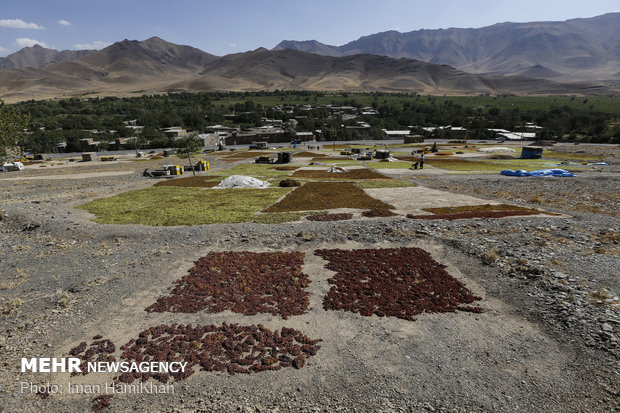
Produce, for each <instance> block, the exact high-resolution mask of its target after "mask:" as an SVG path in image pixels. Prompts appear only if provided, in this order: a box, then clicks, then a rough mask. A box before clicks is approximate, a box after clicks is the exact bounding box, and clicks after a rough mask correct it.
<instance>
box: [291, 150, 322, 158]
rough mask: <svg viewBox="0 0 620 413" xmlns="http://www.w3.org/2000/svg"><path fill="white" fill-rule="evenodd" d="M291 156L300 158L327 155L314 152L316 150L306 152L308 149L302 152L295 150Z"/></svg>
mask: <svg viewBox="0 0 620 413" xmlns="http://www.w3.org/2000/svg"><path fill="white" fill-rule="evenodd" d="M293 156H295V157H301V158H314V157H316V156H318V157H324V156H327V155H325V154H322V153H316V152H308V151H303V152H295V153H294V154H293Z"/></svg>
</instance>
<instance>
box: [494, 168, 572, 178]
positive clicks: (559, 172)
mask: <svg viewBox="0 0 620 413" xmlns="http://www.w3.org/2000/svg"><path fill="white" fill-rule="evenodd" d="M501 174H502V175H506V176H543V177H546V176H551V177H554V176H557V177H569V176H577V175H575V174H574V173H572V172H568V171H567V170H566V169H537V170H535V171H529V172H528V171H525V170H523V169H517V170H516V171H513V170H512V169H504V170H503V171H502V172H501Z"/></svg>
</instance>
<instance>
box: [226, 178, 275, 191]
mask: <svg viewBox="0 0 620 413" xmlns="http://www.w3.org/2000/svg"><path fill="white" fill-rule="evenodd" d="M269 185H270V184H269V182H265V181H261V180H260V179H256V178H252V177H251V176H245V175H231V176H229V177H228V178H225V179H224V180H223V181H222V182H220V184H219V185H218V186H215V187H214V188H220V189H230V188H268V187H269Z"/></svg>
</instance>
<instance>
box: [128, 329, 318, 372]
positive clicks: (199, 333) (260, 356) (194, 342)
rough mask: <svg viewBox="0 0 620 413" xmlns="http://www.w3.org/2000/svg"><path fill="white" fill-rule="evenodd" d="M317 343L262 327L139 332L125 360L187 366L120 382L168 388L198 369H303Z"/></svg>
mask: <svg viewBox="0 0 620 413" xmlns="http://www.w3.org/2000/svg"><path fill="white" fill-rule="evenodd" d="M319 341H321V340H312V339H310V338H308V337H307V336H306V335H304V334H303V333H302V332H300V331H297V330H294V329H292V328H286V327H283V328H282V330H280V331H278V330H276V331H273V332H272V331H271V330H269V329H268V328H266V327H264V326H262V325H258V326H256V325H252V326H239V325H237V324H226V323H224V324H223V325H222V326H215V325H209V326H201V325H197V326H196V327H192V325H191V324H188V325H187V326H185V325H177V324H173V325H171V326H167V325H159V326H156V327H151V328H149V329H147V330H145V331H143V332H141V333H140V334H139V337H138V339H137V340H131V341H130V342H129V343H127V344H125V345H124V346H122V347H121V349H122V350H123V353H122V355H121V358H122V359H123V360H127V361H130V362H131V361H136V362H143V361H178V360H183V361H186V362H188V365H187V366H186V367H185V371H184V372H178V373H170V375H168V374H165V373H156V374H151V373H123V374H121V375H120V376H119V379H118V380H119V381H120V382H123V383H131V382H133V381H134V380H136V379H140V380H142V381H145V380H148V379H149V378H151V377H153V378H154V379H155V380H158V381H160V382H162V383H166V382H167V381H168V380H169V379H170V376H172V377H173V378H174V379H175V380H176V381H179V380H183V379H185V378H187V377H189V376H190V375H192V374H194V366H200V367H201V368H200V369H201V370H204V371H221V372H224V371H227V372H228V373H229V374H235V373H246V374H249V373H258V372H261V371H266V370H280V369H281V368H282V367H290V366H292V367H295V368H301V367H303V366H304V364H305V362H306V359H307V358H308V357H310V356H314V355H315V354H316V352H317V351H318V350H319V348H320V346H319V345H317V343H318V342H319Z"/></svg>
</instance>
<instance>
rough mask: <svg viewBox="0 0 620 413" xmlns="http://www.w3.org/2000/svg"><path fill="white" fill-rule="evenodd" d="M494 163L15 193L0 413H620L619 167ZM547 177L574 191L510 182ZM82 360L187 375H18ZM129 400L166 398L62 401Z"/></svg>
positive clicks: (18, 186)
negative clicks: (149, 365)
mask: <svg viewBox="0 0 620 413" xmlns="http://www.w3.org/2000/svg"><path fill="white" fill-rule="evenodd" d="M418 146H420V145H418ZM492 146H493V145H486V144H476V143H474V144H472V143H470V144H468V145H465V144H445V145H440V150H439V152H437V153H433V154H428V156H427V159H426V164H425V166H424V169H411V168H410V166H411V164H412V162H413V161H415V160H416V158H417V156H416V155H414V154H412V151H415V150H416V149H417V147H416V146H415V145H400V146H398V145H396V146H394V147H389V148H388V147H386V148H385V149H389V150H390V151H391V152H392V155H393V157H394V158H395V159H394V161H393V162H387V161H385V162H384V161H381V160H376V159H375V160H364V161H357V160H356V158H355V157H354V156H349V155H348V154H347V153H348V151H349V150H351V149H354V148H357V147H362V149H363V145H351V147H349V146H346V145H345V146H341V147H338V148H331V147H330V148H327V147H326V148H323V149H319V148H312V149H310V148H303V149H300V150H298V151H297V153H296V154H294V155H293V160H292V162H291V163H290V164H287V165H284V166H283V165H270V164H255V163H253V160H254V157H256V156H259V155H268V154H269V153H272V152H269V151H262V152H257V151H254V152H252V151H234V152H229V151H226V152H215V153H207V154H204V155H202V158H204V159H205V160H206V161H209V163H210V166H211V170H209V171H207V172H198V173H197V175H196V176H193V175H192V174H191V172H189V173H187V172H186V174H185V175H183V176H178V177H172V178H159V179H154V178H149V177H145V176H143V170H144V169H146V168H151V169H155V168H157V167H159V166H161V165H162V164H163V163H164V160H162V159H160V157H159V156H152V157H151V159H146V160H142V159H139V160H138V159H133V158H132V157H131V156H130V155H126V156H118V157H117V160H115V161H111V162H99V161H91V162H76V161H70V160H69V159H68V158H66V157H64V158H63V157H62V156H60V157H56V156H54V158H53V159H51V160H47V161H42V162H40V163H33V164H31V165H27V167H26V170H24V171H21V172H12V173H3V174H0V245H1V249H0V274H1V278H0V283H1V284H0V292H1V294H0V349H1V351H0V363H1V365H2V368H1V369H0V407H1V408H0V410H3V411H4V410H6V411H11V412H13V411H18V412H19V411H24V412H26V411H52V412H56V411H57V412H65V411H104V412H105V411H139V412H142V411H145V412H146V411H174V412H190V411H192V412H193V411H209V412H210V411H216V412H230V411H242V412H271V411H274V412H276V411H278V412H289V411H291V412H292V411H295V412H298V411H299V412H373V411H385V412H393V411H394V412H433V411H434V412H541V411H545V412H569V411H570V412H584V413H585V412H613V411H620V384H619V383H620V363H619V361H620V343H619V338H620V299H619V297H618V295H619V294H620V275H619V274H620V149H619V148H618V147H617V146H615V147H614V146H589V145H579V146H575V145H556V146H554V147H553V148H550V149H547V148H545V152H544V156H543V158H542V159H534V160H529V159H528V160H526V159H519V158H518V152H516V154H515V152H514V151H511V152H509V151H507V152H506V153H507V154H504V155H501V156H498V155H497V152H493V151H479V149H484V148H488V147H492ZM515 149H516V150H517V151H518V150H519V149H520V148H518V147H516V146H515ZM173 161H174V162H178V163H180V164H182V163H183V160H179V159H173ZM174 162H169V161H168V160H166V161H165V163H174ZM334 167H336V168H334ZM341 168H344V170H343V169H341ZM544 168H563V169H567V170H569V171H571V172H574V173H576V175H577V176H575V177H565V178H556V177H549V178H540V177H514V176H503V175H500V173H499V172H500V171H502V170H504V169H513V170H516V169H527V170H532V169H544ZM338 171H340V172H338ZM236 175H241V176H250V177H253V178H256V179H259V180H261V181H264V182H268V183H269V184H270V186H269V187H268V188H257V187H253V188H230V187H222V184H223V181H225V179H226V178H228V177H231V176H236ZM283 180H288V181H289V182H287V183H286V184H285V185H283V186H282V187H280V186H279V183H280V182H281V181H283ZM292 181H297V182H296V183H294V182H292ZM297 183H298V184H299V186H294V185H296V184H297ZM71 356H73V357H78V358H80V359H81V360H83V361H84V362H88V361H126V362H141V361H175V362H184V363H187V368H186V369H185V371H184V372H181V373H170V374H167V373H155V374H151V373H144V372H134V373H112V372H110V373H89V374H77V375H75V374H74V375H72V374H71V373H50V374H35V373H23V372H21V371H20V360H21V358H22V357H57V358H60V357H71ZM22 383H30V384H34V388H35V390H34V391H33V386H30V387H28V388H26V389H24V387H23V385H22ZM69 383H71V385H70V384H69ZM137 383H151V384H155V385H157V386H160V388H162V389H165V391H163V390H162V392H159V393H157V392H155V393H153V392H141V393H124V392H118V393H110V392H103V393H102V392H97V391H93V392H84V391H74V392H72V391H70V389H71V388H74V389H75V388H79V389H85V388H91V389H102V388H105V386H106V384H112V385H121V384H122V385H136V384H137ZM71 386H74V387H71ZM166 386H167V387H166ZM171 388H173V391H170V389H171ZM57 390H58V391H57Z"/></svg>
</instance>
